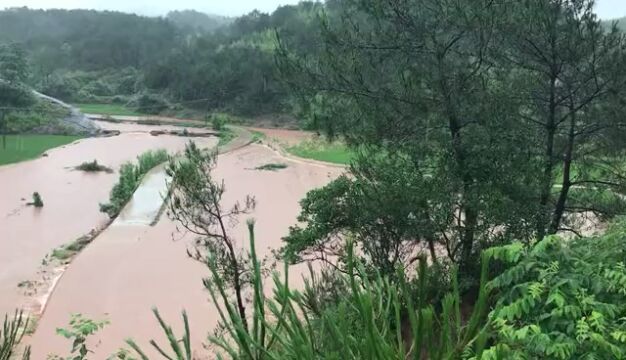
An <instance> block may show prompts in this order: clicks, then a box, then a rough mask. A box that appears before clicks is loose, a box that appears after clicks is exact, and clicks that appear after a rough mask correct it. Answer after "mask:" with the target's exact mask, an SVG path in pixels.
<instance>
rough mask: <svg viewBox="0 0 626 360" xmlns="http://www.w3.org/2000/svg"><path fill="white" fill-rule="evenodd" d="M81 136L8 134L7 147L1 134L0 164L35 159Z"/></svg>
mask: <svg viewBox="0 0 626 360" xmlns="http://www.w3.org/2000/svg"><path fill="white" fill-rule="evenodd" d="M78 139H80V136H66V135H7V137H6V149H5V148H4V147H3V145H2V137H1V136H0V165H6V164H11V163H16V162H19V161H24V160H30V159H34V158H36V157H38V156H40V155H41V154H43V153H44V152H45V151H46V150H48V149H51V148H54V147H57V146H61V145H65V144H69V143H71V142H72V141H75V140H78Z"/></svg>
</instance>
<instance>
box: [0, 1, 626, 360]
mask: <svg viewBox="0 0 626 360" xmlns="http://www.w3.org/2000/svg"><path fill="white" fill-rule="evenodd" d="M594 11H595V8H594V1H592V0H532V1H509V2H504V3H503V2H493V1H454V2H451V1H440V0H407V1H389V2H382V1H371V0H333V1H326V2H324V3H321V2H302V3H300V4H298V5H289V6H281V7H279V8H278V9H276V10H275V11H273V12H272V13H263V12H259V11H253V12H251V13H249V14H247V15H243V16H241V17H237V18H222V17H216V16H210V15H206V14H202V13H198V12H194V11H183V12H173V13H170V14H169V15H168V16H165V17H160V18H151V17H143V16H138V15H129V14H123V13H118V12H97V11H85V10H72V11H68V10H49V11H44V10H29V9H26V8H20V9H8V10H5V11H2V12H0V34H1V35H0V41H2V42H5V43H6V45H3V46H2V47H0V104H1V106H0V111H2V112H1V113H0V116H1V117H0V119H1V120H2V122H1V128H0V129H2V130H3V133H2V135H3V139H4V140H3V142H2V146H3V150H2V151H0V164H3V163H8V162H12V161H19V160H21V159H26V158H30V157H35V156H37V155H38V154H40V153H41V152H42V151H45V149H46V148H48V147H51V146H55V145H59V144H61V143H63V142H64V141H66V140H67V141H71V140H72V139H75V138H54V137H51V136H52V135H48V134H52V133H55V134H56V133H62V132H63V130H62V128H63V126H62V125H63V124H66V123H67V122H63V121H59V120H58V119H61V118H65V117H66V116H69V115H68V114H65V113H64V112H66V111H68V110H66V109H65V108H63V107H61V108H59V107H58V106H57V105H54V104H50V103H46V102H45V101H44V100H42V99H41V98H39V97H37V96H36V95H34V93H32V92H31V91H30V89H33V88H34V89H37V90H38V91H40V92H43V93H45V94H48V95H51V96H54V97H56V98H59V99H62V100H64V101H66V102H71V103H73V104H77V106H78V107H79V108H80V109H82V111H83V112H86V113H92V112H93V113H100V114H105V115H110V116H116V115H129V116H135V115H138V114H143V115H146V114H150V115H159V116H173V117H178V118H185V119H188V120H190V121H194V124H198V123H199V124H201V125H200V126H205V127H207V128H212V129H214V130H217V131H221V133H220V137H221V139H220V141H221V144H222V145H223V144H224V143H227V142H229V141H232V140H233V138H234V137H236V134H237V133H236V132H233V131H232V128H229V126H233V125H241V126H245V125H251V126H254V125H259V124H260V123H263V124H267V121H266V119H268V118H270V119H275V122H274V123H272V125H277V126H279V127H285V128H286V127H294V126H295V127H299V128H301V129H305V130H311V131H314V132H316V133H317V134H319V135H320V136H315V137H312V138H311V139H309V140H307V141H304V142H301V143H298V144H290V145H288V146H286V149H285V150H287V151H288V152H290V153H291V154H293V155H296V156H300V157H305V158H311V159H315V160H319V161H322V162H329V163H335V164H345V165H347V166H346V167H345V173H344V174H343V175H342V176H339V177H337V178H333V179H329V182H328V184H327V185H325V186H323V187H321V188H318V189H314V190H312V191H310V192H309V193H308V194H306V196H305V197H304V198H303V199H302V200H301V202H300V205H301V209H300V213H299V214H298V218H297V220H298V222H297V224H294V225H293V226H292V227H291V228H290V229H289V231H288V233H287V234H285V236H284V238H283V239H282V247H281V248H279V249H274V250H275V251H274V257H273V258H271V259H262V258H261V257H260V256H258V255H257V252H256V246H257V245H259V244H257V241H256V239H255V223H254V221H249V222H248V223H247V224H246V225H247V230H248V239H247V240H248V241H249V246H247V247H246V249H249V251H248V250H246V251H242V250H241V249H239V248H238V247H237V246H236V245H237V244H239V243H238V242H237V241H243V239H235V238H234V237H233V236H234V235H233V233H235V231H232V228H230V227H229V226H227V225H228V224H231V223H237V222H238V221H239V222H241V221H243V217H245V216H246V215H247V214H250V213H251V212H252V211H253V210H254V209H255V205H256V203H255V198H254V194H250V196H247V197H245V198H243V199H242V200H241V202H240V203H237V204H236V205H234V206H233V207H232V208H227V207H225V206H226V205H225V204H223V202H222V201H221V200H222V197H223V194H224V193H225V191H226V189H227V188H228V187H227V185H228V184H224V183H223V182H221V179H219V178H218V177H216V176H215V175H214V174H215V171H214V170H215V168H216V166H217V165H216V164H217V163H219V156H218V155H216V154H213V153H211V152H207V151H205V150H203V149H200V148H198V147H197V146H196V145H195V144H193V143H191V144H189V145H188V146H187V148H186V150H185V152H184V154H182V155H181V156H180V157H178V158H168V156H167V154H166V153H163V152H153V153H149V154H145V155H142V156H141V157H139V158H138V163H137V164H133V163H129V164H126V165H124V166H123V167H122V168H121V169H120V172H119V175H120V178H119V182H118V183H117V184H116V185H115V187H114V188H113V190H112V191H111V197H110V201H109V202H108V203H106V204H102V205H101V209H102V211H104V212H106V213H107V214H109V216H111V217H115V216H116V215H117V214H118V213H119V211H120V210H121V208H122V207H123V205H124V204H125V203H126V202H127V201H128V199H129V198H130V197H132V194H133V191H134V190H135V189H136V188H137V186H138V184H139V182H140V181H141V178H142V176H143V175H144V174H145V173H146V172H147V170H148V169H150V168H152V167H153V166H154V165H155V164H159V163H163V162H165V161H168V160H169V165H168V167H167V169H168V170H167V171H168V175H170V176H171V183H170V185H171V190H170V194H169V198H168V200H167V201H168V202H167V206H168V212H167V213H168V215H169V216H170V219H171V220H173V221H176V223H177V225H179V226H180V227H181V228H184V229H186V230H187V231H189V232H190V233H192V234H195V235H197V241H196V242H195V243H194V246H195V248H193V249H190V250H189V254H190V255H191V257H193V258H195V260H197V261H200V262H202V263H203V264H204V265H206V267H207V274H208V276H207V278H206V279H205V280H204V281H202V279H198V284H203V285H204V286H205V287H206V289H207V297H209V298H210V300H211V301H212V303H213V304H214V305H215V307H216V313H215V314H214V315H215V316H216V317H219V321H220V326H219V327H218V330H219V331H217V332H215V333H211V335H210V336H209V337H208V342H210V343H211V344H212V347H201V348H194V344H193V342H192V340H191V339H192V336H191V334H190V326H189V323H192V322H194V321H198V320H197V319H194V318H193V317H189V316H188V315H187V314H186V313H185V312H183V313H182V319H181V326H176V327H170V326H169V325H168V323H169V322H174V321H176V319H165V318H163V317H162V316H161V314H160V313H159V311H158V309H154V313H155V316H156V318H157V320H158V324H159V326H160V327H161V329H162V330H163V332H164V333H165V335H166V336H167V339H168V340H169V341H167V342H160V341H152V342H150V345H148V346H151V347H152V348H154V351H155V354H160V356H158V357H156V358H159V359H160V358H163V359H186V360H189V359H192V358H194V356H195V355H194V354H202V355H203V356H204V355H207V356H209V357H210V356H218V355H219V356H222V357H225V358H233V359H262V358H272V359H293V358H298V359H322V358H323V359H327V358H333V359H334V358H337V359H339V358H341V359H407V358H411V359H624V358H626V322H625V321H624V319H625V318H626V266H625V264H624V259H625V258H626V219H625V218H624V215H626V197H625V190H624V189H625V188H626V181H625V179H626V162H625V160H626V157H625V156H626V152H625V151H626V123H625V119H626V117H625V116H624V112H625V109H624V106H623V104H624V101H625V100H626V90H625V89H626V50H625V49H626V35H625V33H624V32H623V30H622V28H623V24H624V20H620V21H616V22H612V21H609V20H606V19H600V18H599V17H598V16H597V15H596V13H595V12H594ZM86 24H91V25H93V26H92V27H90V28H93V29H94V31H90V32H86V31H83V29H84V28H85V25H86ZM27 25H28V26H29V31H23V27H24V26H27ZM43 34H45V35H46V36H43ZM131 34H132V36H130V35H131ZM68 39H70V40H68ZM111 54H115V56H111ZM29 64H30V66H28V65H29ZM64 109H65V110H64ZM277 119H280V121H279V120H277ZM229 129H231V130H229ZM39 131H43V132H44V133H45V134H46V135H45V136H46V137H41V138H36V139H37V140H34V139H35V138H32V139H33V140H29V139H30V138H29V137H28V136H39V135H28V136H24V135H19V136H18V135H16V134H22V133H28V134H31V133H32V134H35V133H36V134H39ZM70 133H71V132H68V134H70ZM66 135H67V134H66ZM71 135H72V136H81V135H80V134H78V133H77V134H74V133H71ZM250 137H251V139H250V142H258V141H260V140H261V139H262V136H261V135H259V133H253V134H252V135H251V136H250ZM20 139H21V140H20ZM322 139H323V140H322ZM53 140H54V141H53ZM20 141H21V144H22V145H19V144H20ZM262 141H263V142H264V141H266V140H265V139H263V140H262ZM5 144H6V145H5ZM255 146H257V145H255ZM4 149H16V150H13V151H14V154H11V153H9V152H6V151H7V150H4ZM17 149H23V150H19V151H22V153H19V154H16V153H15V152H17V151H18V150H17ZM77 165H79V167H81V168H82V169H81V170H84V171H92V170H91V169H96V168H98V169H99V168H100V166H102V164H99V163H97V162H95V161H94V162H93V163H85V164H82V165H80V164H77ZM316 165H319V164H316ZM288 166H290V165H289V164H287V163H283V162H268V163H262V164H260V165H259V166H258V167H256V168H255V169H252V170H258V171H259V172H260V171H266V172H264V173H263V175H262V176H275V177H280V176H282V175H283V174H286V173H288V172H290V171H291V170H288V171H284V172H283V173H280V171H283V170H284V169H285V168H286V167H287V168H288ZM320 166H321V165H320ZM242 170H243V169H242ZM248 170H250V169H248ZM253 173H254V172H245V173H242V174H245V175H242V176H254V175H250V174H253ZM257 174H258V173H257ZM33 200H34V202H35V201H36V199H35V196H34V195H33ZM41 200H42V199H41V198H39V201H40V202H41ZM42 205H43V203H42ZM35 206H37V205H36V204H35ZM85 244H86V241H85V239H79V240H77V241H76V242H75V243H72V244H70V245H69V246H66V247H62V248H59V249H57V250H56V255H55V256H57V257H58V258H60V259H68V258H71V256H73V255H75V253H76V252H77V251H80V249H81V248H82V247H83V246H84V245H85ZM190 261H192V260H190ZM275 262H278V263H279V264H280V263H284V264H285V266H284V268H282V269H284V270H281V271H278V272H274V271H275V269H276V267H271V266H270V264H271V263H275ZM305 262H306V263H314V264H315V266H311V272H310V274H308V275H307V276H305V279H306V281H305V283H304V285H303V286H302V287H300V288H292V287H290V286H289V285H288V284H289V283H290V281H289V278H288V273H289V265H292V264H300V263H305ZM173 271H175V270H173ZM272 274H274V276H271V275H272ZM268 282H271V283H272V285H271V286H270V285H268ZM269 287H273V292H270V291H265V289H267V288H269ZM69 316H70V314H68V318H69ZM26 321H27V320H26V316H24V315H22V314H21V313H19V312H18V313H16V314H15V316H13V317H8V318H7V320H6V321H5V324H6V325H5V327H4V329H5V330H4V331H3V332H0V360H4V359H9V358H10V357H11V356H16V355H17V356H21V355H22V350H23V349H22V348H20V347H18V346H17V345H18V343H19V342H20V340H22V336H23V329H24V328H25V327H26V325H25V322H26ZM107 325H108V323H107V320H106V319H89V318H88V317H86V316H83V315H74V316H73V317H72V318H71V321H70V324H69V327H68V328H64V329H59V331H58V332H59V334H61V335H62V336H64V337H66V338H68V339H69V340H70V341H69V342H68V349H69V350H68V353H71V356H72V358H73V359H86V358H88V357H89V356H90V355H89V354H90V352H89V351H90V350H92V349H89V347H88V345H89V344H90V342H89V341H87V339H88V338H89V337H91V336H98V331H99V330H100V329H102V328H103V327H106V326H107ZM174 328H176V329H177V330H176V331H175V330H173V329H174ZM143 340H144V339H141V340H137V339H135V340H133V337H132V334H131V336H130V338H129V340H127V341H126V342H125V343H124V344H120V347H122V349H121V350H119V352H117V353H116V354H114V355H113V358H117V359H129V358H140V359H148V358H149V357H148V355H147V354H148V353H150V352H149V351H148V350H147V348H146V344H148V342H147V341H143ZM70 345H71V346H70ZM207 349H211V350H207ZM18 352H19V353H18ZM28 354H29V349H26V350H25V355H24V356H25V358H27V357H28Z"/></svg>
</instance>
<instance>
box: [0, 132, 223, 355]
mask: <svg viewBox="0 0 626 360" xmlns="http://www.w3.org/2000/svg"><path fill="white" fill-rule="evenodd" d="M101 126H102V127H103V128H105V129H106V127H107V124H106V123H103V124H101ZM155 129H159V127H158V126H141V125H136V126H134V127H133V128H132V131H130V132H127V131H129V130H131V129H124V131H122V133H121V134H120V135H118V136H113V137H107V138H86V139H82V140H79V141H77V142H75V143H72V144H69V145H66V146H63V147H60V148H56V149H52V150H50V151H48V152H47V156H45V157H41V158H38V159H35V160H32V161H27V162H22V163H17V164H12V165H7V166H2V167H0V229H1V230H2V232H1V233H0V294H2V295H1V296H0V314H4V313H11V312H13V311H14V309H15V308H17V307H24V306H26V307H28V305H29V304H25V301H26V300H27V297H25V296H24V293H25V292H29V291H30V290H28V289H27V287H28V286H23V287H21V288H18V284H19V283H22V285H24V282H25V281H38V280H40V279H41V278H42V276H48V275H49V274H48V275H46V274H40V273H38V272H39V270H40V266H41V263H42V259H44V257H45V256H46V254H49V253H50V252H51V251H52V250H53V249H54V248H56V247H58V246H60V245H62V244H66V243H69V242H71V241H73V240H75V239H76V238H78V237H80V236H82V235H84V234H86V233H89V232H90V231H91V230H93V229H97V228H99V227H101V226H103V225H104V224H106V222H107V216H106V215H104V214H102V213H100V211H99V203H101V202H105V201H106V200H107V199H108V196H109V191H110V190H111V188H112V187H113V184H114V183H115V182H116V181H117V177H118V174H117V171H116V172H114V173H112V174H107V173H104V172H100V173H84V172H81V171H76V170H74V169H73V167H75V166H77V165H79V164H81V163H82V162H85V161H92V160H94V159H95V160H97V161H98V162H99V163H100V164H103V165H106V166H108V167H110V168H112V169H115V170H117V169H118V168H119V166H120V165H121V164H122V163H124V162H126V161H131V160H134V159H135V158H136V156H137V155H139V154H141V153H143V152H145V151H147V150H155V149H160V148H164V149H166V150H168V151H169V152H178V151H180V150H182V149H183V148H184V146H185V143H186V142H187V141H188V140H189V139H188V138H185V137H181V136H169V135H162V136H151V135H150V134H149V131H151V130H155ZM194 141H197V142H198V143H199V144H201V145H202V146H207V147H208V146H214V145H215V144H216V142H217V141H216V139H215V138H194ZM35 191H37V192H39V193H40V194H41V196H42V198H43V202H44V207H43V208H41V209H36V208H33V207H29V206H26V203H27V202H28V201H30V200H31V195H32V193H33V192H35ZM103 270H104V269H103ZM78 291H80V290H78ZM33 295H35V296H38V295H43V294H33ZM34 358H35V359H37V358H38V357H34ZM41 358H42V359H43V358H45V357H41Z"/></svg>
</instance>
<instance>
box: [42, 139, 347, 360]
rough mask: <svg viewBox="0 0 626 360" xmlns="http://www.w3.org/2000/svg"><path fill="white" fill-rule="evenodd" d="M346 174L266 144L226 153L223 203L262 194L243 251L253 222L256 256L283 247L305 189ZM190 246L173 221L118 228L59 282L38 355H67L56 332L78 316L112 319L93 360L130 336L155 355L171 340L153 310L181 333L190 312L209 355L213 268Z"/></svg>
mask: <svg viewBox="0 0 626 360" xmlns="http://www.w3.org/2000/svg"><path fill="white" fill-rule="evenodd" d="M279 162H280V163H285V164H287V165H288V167H287V168H285V169H282V170H279V171H258V170H250V169H254V168H256V167H258V166H261V165H265V164H268V163H279ZM341 171H342V170H341V169H338V168H335V167H326V166H323V165H318V164H308V163H300V162H293V161H290V160H288V159H285V158H284V157H282V156H280V155H278V154H277V153H276V152H274V151H272V150H271V149H268V148H267V147H264V146H260V145H250V146H246V147H244V148H241V149H239V150H236V151H233V152H230V153H228V154H225V155H221V156H220V157H219V161H218V168H217V169H216V172H215V176H216V177H217V178H218V179H219V178H223V179H224V181H225V183H226V194H225V199H224V205H225V206H229V204H233V203H234V202H235V201H237V200H243V198H244V197H245V196H246V195H248V194H249V195H252V196H255V197H256V200H257V207H256V210H255V211H254V212H253V213H251V214H250V215H249V216H245V217H243V218H241V219H240V220H241V221H240V222H239V224H237V225H236V226H235V227H234V228H233V230H232V231H233V232H232V234H234V236H235V238H236V239H237V240H238V241H239V243H240V246H243V247H245V246H246V244H247V241H248V239H247V231H246V229H245V220H246V218H248V217H252V218H255V219H256V224H257V225H256V230H257V231H256V234H257V247H258V252H259V253H260V255H261V256H265V255H270V252H271V249H276V248H278V247H280V246H281V238H282V237H283V236H284V235H286V234H287V232H288V228H289V226H291V225H293V224H295V222H296V217H297V215H298V213H299V210H300V208H299V203H298V202H299V200H300V199H301V198H302V197H304V195H305V194H306V192H307V191H309V190H311V189H313V188H316V187H319V186H322V185H324V184H326V183H327V182H329V181H330V180H331V179H333V178H334V177H336V176H338V175H339V173H340V172H341ZM191 241H193V237H192V236H190V235H187V236H185V234H181V233H179V232H177V230H176V224H174V223H173V222H172V221H170V220H169V219H168V218H167V216H162V217H161V219H160V221H159V222H158V223H157V224H156V225H155V226H152V227H151V226H146V225H138V224H130V225H129V224H120V223H118V224H115V223H114V224H113V225H112V226H111V227H109V228H108V229H107V230H105V231H104V232H103V233H102V234H101V235H100V236H99V237H98V238H96V240H95V241H94V242H93V243H92V244H91V245H90V246H89V247H87V249H85V250H84V252H83V253H81V254H80V255H79V256H78V257H77V258H76V259H75V260H74V262H73V263H72V264H71V266H70V267H69V269H68V270H67V271H66V273H65V275H64V276H63V278H62V279H61V281H60V282H59V284H58V286H57V288H56V290H55V292H54V294H53V296H52V297H51V299H50V301H49V303H48V307H47V309H46V312H45V313H44V315H43V317H42V318H41V320H40V322H39V326H38V329H37V332H36V333H35V335H34V336H33V337H32V339H30V342H31V344H32V345H33V357H34V358H36V359H40V358H41V359H43V358H45V357H46V355H47V354H49V353H57V354H66V353H67V351H68V349H69V348H70V344H69V343H68V341H67V340H66V339H64V338H61V337H59V336H56V335H55V329H56V328H57V327H62V326H65V325H66V324H67V323H68V320H69V316H70V314H71V313H77V312H78V313H82V314H84V315H85V316H87V317H90V318H93V319H108V320H109V321H110V322H111V324H110V325H108V326H107V327H106V328H105V329H104V330H103V331H101V332H100V333H99V334H98V335H97V336H95V337H94V338H93V339H92V342H91V345H92V348H93V349H94V350H95V354H94V358H95V359H105V358H106V357H107V356H108V355H110V354H112V353H113V352H114V351H116V350H117V349H118V348H119V347H120V346H122V345H123V344H124V339H125V338H128V337H132V338H134V339H135V340H136V341H137V342H138V343H139V344H140V346H142V347H143V348H144V349H145V350H147V351H148V354H149V355H152V354H153V350H152V349H151V346H149V344H148V341H149V340H150V339H156V340H157V341H160V342H163V341H166V340H165V338H164V336H163V335H162V333H161V331H160V330H159V327H158V324H157V323H156V320H155V319H154V316H153V315H152V313H151V308H152V307H154V306H156V307H158V308H159V310H160V311H161V314H162V315H163V316H164V318H166V319H167V320H168V321H169V322H170V323H171V324H172V325H174V328H175V329H176V330H177V331H180V329H181V323H182V320H181V317H180V313H181V311H182V310H183V309H185V310H186V311H187V312H188V314H189V316H190V322H191V332H192V341H193V343H194V348H195V349H200V352H199V353H200V354H205V355H206V354H208V353H209V352H208V351H207V350H203V348H202V343H204V342H206V336H207V334H208V333H209V332H210V331H211V329H212V328H214V326H215V325H216V324H217V320H218V315H217V313H216V312H215V310H214V308H213V307H212V305H211V304H210V302H209V295H208V293H207V292H206V291H205V290H204V289H203V286H202V278H203V277H206V276H207V274H208V271H207V269H206V268H205V267H204V265H202V264H199V263H197V262H195V261H193V260H191V259H189V258H188V257H187V254H186V249H187V248H188V246H189V245H190V242H191ZM301 270H303V269H302V267H300V268H297V269H296V268H294V269H293V270H292V272H291V275H290V279H291V280H290V281H291V282H292V284H293V285H294V286H295V285H300V282H301V276H300V275H299V273H300V271H301ZM268 282H269V280H268ZM268 287H269V286H268ZM179 333H180V332H179ZM198 358H202V357H198Z"/></svg>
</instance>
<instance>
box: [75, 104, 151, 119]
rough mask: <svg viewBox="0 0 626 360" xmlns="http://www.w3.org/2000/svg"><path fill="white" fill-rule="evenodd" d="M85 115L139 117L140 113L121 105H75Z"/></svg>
mask: <svg viewBox="0 0 626 360" xmlns="http://www.w3.org/2000/svg"><path fill="white" fill-rule="evenodd" d="M74 106H76V107H77V108H79V109H80V111H81V112H83V113H85V114H100V115H123V116H139V115H141V114H140V113H138V112H136V111H134V110H132V109H129V108H127V107H125V106H124V105H120V104H74Z"/></svg>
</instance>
